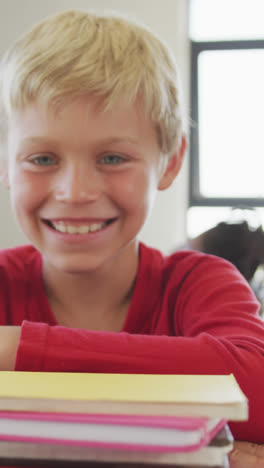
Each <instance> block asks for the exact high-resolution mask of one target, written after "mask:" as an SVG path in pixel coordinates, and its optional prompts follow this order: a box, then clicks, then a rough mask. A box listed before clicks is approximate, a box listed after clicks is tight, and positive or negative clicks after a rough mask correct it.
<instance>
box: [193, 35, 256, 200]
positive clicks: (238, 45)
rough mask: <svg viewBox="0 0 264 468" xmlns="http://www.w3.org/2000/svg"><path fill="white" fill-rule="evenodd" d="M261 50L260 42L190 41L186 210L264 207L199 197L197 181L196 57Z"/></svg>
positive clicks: (200, 195) (198, 181)
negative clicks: (187, 198)
mask: <svg viewBox="0 0 264 468" xmlns="http://www.w3.org/2000/svg"><path fill="white" fill-rule="evenodd" d="M239 49H244V50H248V49H264V40H262V39H256V40H236V41H230V40H229V41H208V42H207V41H206V42H205V41H204V42H196V41H191V122H192V124H191V132H190V174H189V180H190V183H189V207H192V206H200V207H202V206H208V207H210V206H211V207H212V206H217V207H237V208H246V207H264V197H261V198H253V197H252V198H242V197H239V198H230V197H229V198H227V197H205V196H203V195H202V194H201V190H200V180H199V166H200V162H199V118H198V86H199V83H198V59H199V54H200V53H201V52H204V51H208V50H209V51H210V50H239Z"/></svg>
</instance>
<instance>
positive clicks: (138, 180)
mask: <svg viewBox="0 0 264 468" xmlns="http://www.w3.org/2000/svg"><path fill="white" fill-rule="evenodd" d="M115 192H116V200H118V201H119V204H120V206H123V208H124V209H126V210H127V211H128V212H131V214H132V213H133V212H135V211H137V212H138V211H139V210H142V211H144V212H148V211H149V209H150V208H151V206H152V204H153V201H154V199H155V196H156V193H157V179H156V176H155V174H154V172H153V174H151V173H149V172H148V171H146V172H141V171H139V172H138V173H133V174H129V175H128V176H126V177H120V178H119V181H118V183H117V184H115Z"/></svg>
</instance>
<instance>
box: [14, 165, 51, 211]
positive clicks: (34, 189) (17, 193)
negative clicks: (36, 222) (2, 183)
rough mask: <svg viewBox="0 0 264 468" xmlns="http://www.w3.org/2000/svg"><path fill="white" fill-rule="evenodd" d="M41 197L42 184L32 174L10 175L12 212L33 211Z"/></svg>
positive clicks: (15, 172)
mask: <svg viewBox="0 0 264 468" xmlns="http://www.w3.org/2000/svg"><path fill="white" fill-rule="evenodd" d="M42 196H43V183H41V180H39V179H38V177H32V174H25V173H24V172H22V171H19V170H17V171H14V172H13V173H11V174H10V198H11V204H12V208H13V210H14V212H15V213H16V214H17V215H18V216H19V214H20V211H24V210H28V211H29V210H30V209H33V208H34V207H35V206H36V204H37V203H38V202H39V200H40V199H41V198H42Z"/></svg>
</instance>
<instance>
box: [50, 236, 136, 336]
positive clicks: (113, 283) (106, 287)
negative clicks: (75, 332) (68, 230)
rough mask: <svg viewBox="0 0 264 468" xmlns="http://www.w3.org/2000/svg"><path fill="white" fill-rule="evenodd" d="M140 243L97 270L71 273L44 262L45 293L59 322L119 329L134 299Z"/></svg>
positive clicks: (98, 328)
mask: <svg viewBox="0 0 264 468" xmlns="http://www.w3.org/2000/svg"><path fill="white" fill-rule="evenodd" d="M138 263H139V256H138V246H135V245H131V246H129V247H128V248H127V249H126V250H125V251H124V252H123V253H122V255H119V256H118V257H116V258H115V259H114V260H112V261H111V262H109V264H108V265H106V266H105V265H104V267H103V268H100V269H98V270H96V271H95V272H91V273H90V272H89V273H83V274H70V273H65V272H61V271H58V270H55V268H51V267H50V266H49V265H46V264H45V262H44V263H43V279H44V284H45V289H46V294H47V297H48V300H49V303H50V305H51V308H52V310H53V313H54V315H55V318H56V320H57V322H58V323H59V324H60V325H65V326H69V327H72V328H87V329H88V328H89V329H92V330H105V331H120V330H121V329H122V326H123V323H124V321H125V318H126V315H127V311H128V308H129V305H130V302H131V298H132V293H133V289H134V285H135V279H136V275H137V270H138Z"/></svg>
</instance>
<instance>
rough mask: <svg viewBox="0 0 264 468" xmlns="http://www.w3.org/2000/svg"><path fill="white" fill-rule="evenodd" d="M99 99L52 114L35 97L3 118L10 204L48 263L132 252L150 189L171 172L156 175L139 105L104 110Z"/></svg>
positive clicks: (66, 266) (152, 138)
mask: <svg viewBox="0 0 264 468" xmlns="http://www.w3.org/2000/svg"><path fill="white" fill-rule="evenodd" d="M100 104H101V103H100V101H99V99H98V98H96V97H88V96H87V97H82V98H78V99H76V100H75V101H74V102H72V103H71V104H69V105H68V106H66V107H65V108H63V109H62V110H60V112H55V111H54V109H52V108H49V109H45V107H43V106H41V105H40V104H38V103H36V104H33V105H32V106H30V107H28V108H27V109H26V110H24V111H21V112H18V113H16V114H15V115H14V116H13V119H12V121H11V123H10V127H9V174H8V176H9V187H10V191H11V202H12V206H13V210H14V212H15V216H16V218H17V221H18V223H19V225H20V227H21V229H22V230H23V232H24V233H25V235H26V236H27V237H28V239H29V240H30V241H31V242H32V243H33V245H35V247H36V248H37V249H38V250H39V251H40V252H41V253H42V255H43V259H44V264H45V265H46V267H49V268H55V269H59V270H62V271H65V272H71V273H77V272H79V273H84V272H92V271H95V270H96V269H98V268H100V267H102V266H104V265H106V264H107V263H108V262H109V261H110V262H111V260H114V259H115V258H116V256H117V255H123V254H124V252H125V251H126V253H127V254H128V257H129V255H130V254H131V255H135V254H136V252H137V248H136V247H137V241H136V237H137V235H138V233H139V231H140V229H141V227H142V226H143V224H144V222H145V220H146V218H147V216H148V214H149V211H150V208H151V206H152V204H153V201H154V198H155V194H156V191H157V189H158V188H160V189H163V188H166V187H167V186H168V185H170V183H171V181H172V179H173V178H174V177H175V175H176V173H175V175H173V176H172V175H170V174H169V175H168V174H167V172H168V171H167V172H166V173H165V175H163V176H161V175H160V150H159V146H158V143H157V138H156V132H155V129H154V128H153V125H152V123H151V122H150V121H149V119H147V117H146V116H145V114H144V112H143V107H142V106H141V105H140V103H137V104H135V105H134V106H127V105H125V104H121V103H120V104H118V105H116V106H115V107H114V108H113V109H112V110H111V111H107V112H103V111H102V107H101V105H100ZM177 171H178V170H177ZM177 171H175V172H177ZM166 174H167V175H166ZM129 252H130V253H129Z"/></svg>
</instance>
